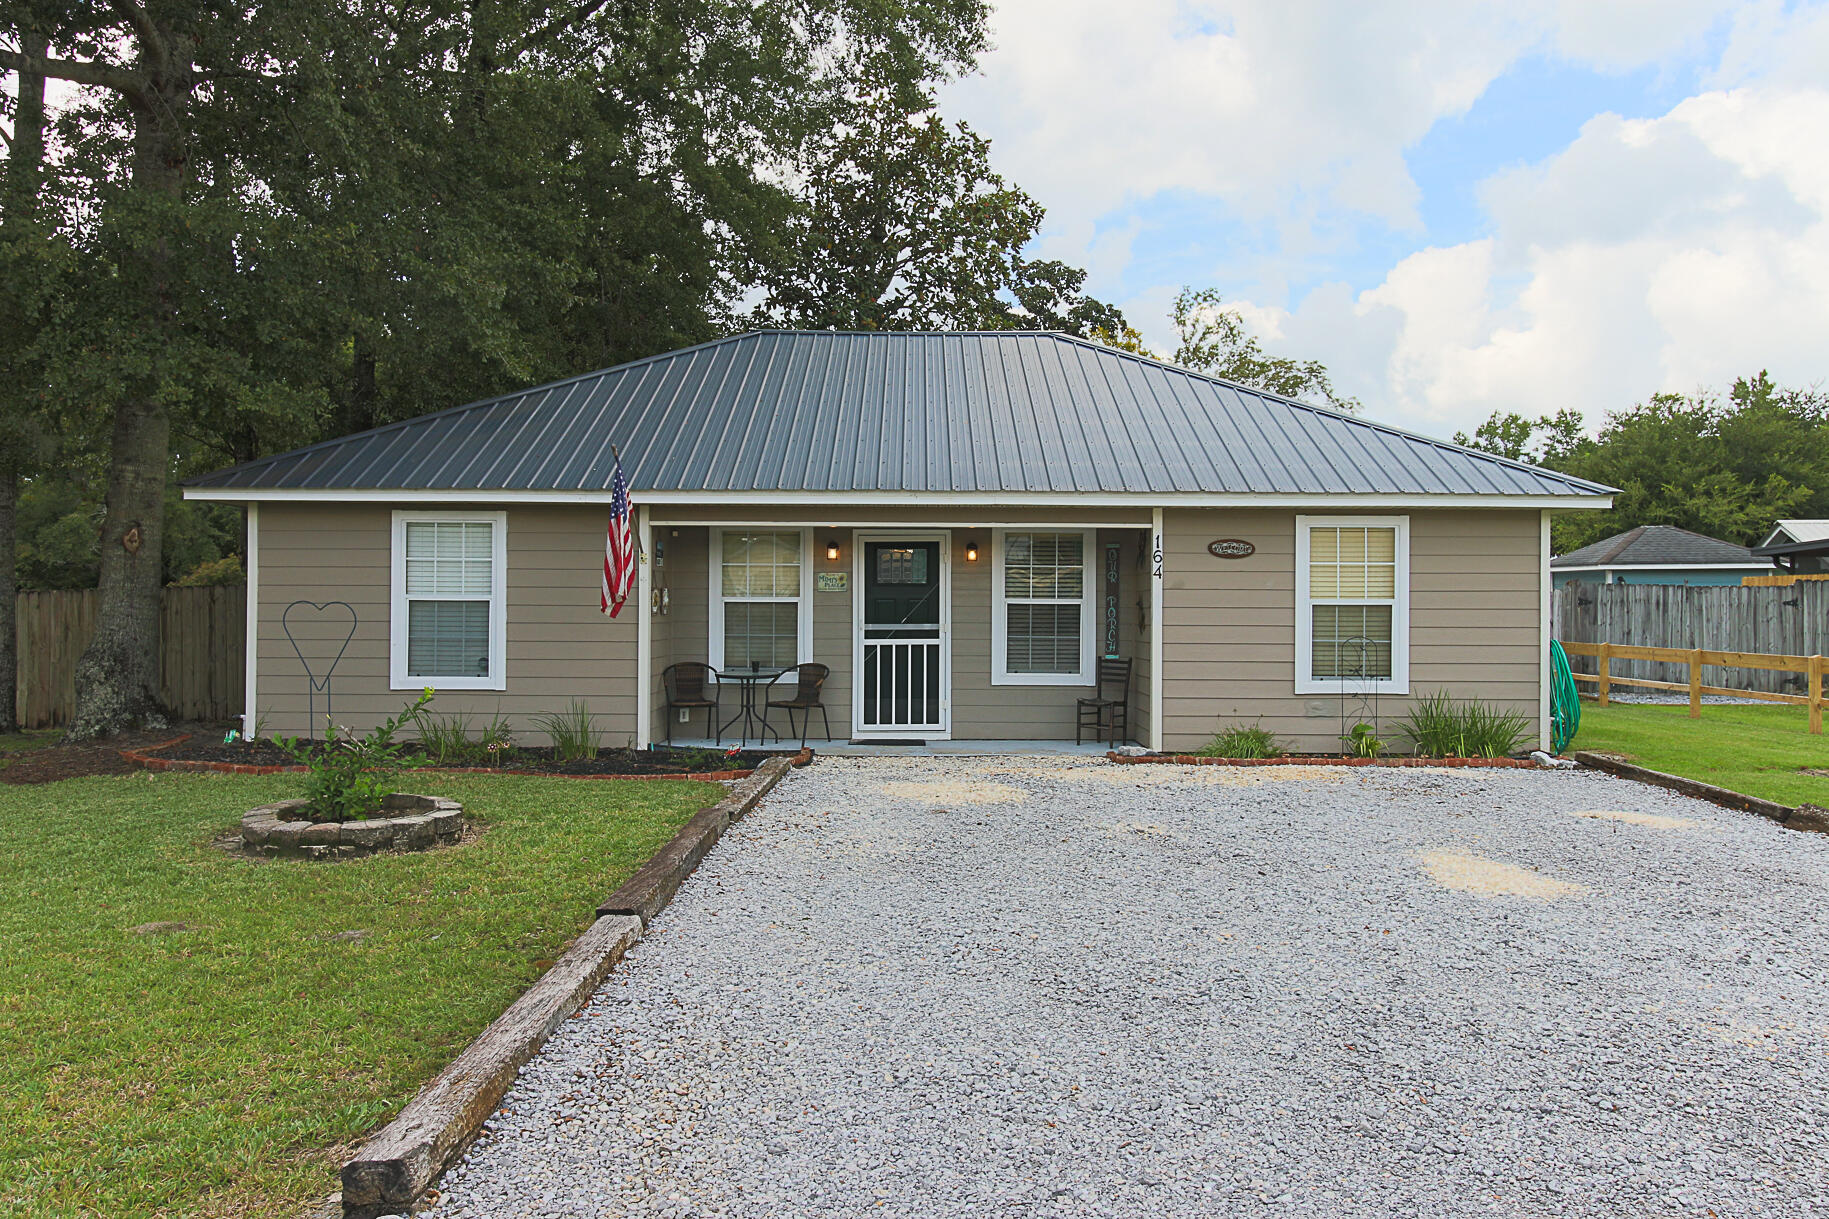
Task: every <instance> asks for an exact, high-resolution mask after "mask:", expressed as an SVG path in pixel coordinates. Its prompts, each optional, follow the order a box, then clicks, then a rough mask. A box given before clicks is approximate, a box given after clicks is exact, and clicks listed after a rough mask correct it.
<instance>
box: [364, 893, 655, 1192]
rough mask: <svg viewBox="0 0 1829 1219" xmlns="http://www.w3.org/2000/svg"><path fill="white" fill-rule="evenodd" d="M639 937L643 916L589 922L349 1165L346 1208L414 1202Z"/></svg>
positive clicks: (468, 1140)
mask: <svg viewBox="0 0 1829 1219" xmlns="http://www.w3.org/2000/svg"><path fill="white" fill-rule="evenodd" d="M640 938H641V920H639V919H635V918H623V917H610V918H600V919H598V920H597V921H596V922H595V923H593V924H591V926H590V927H589V928H587V929H586V930H585V932H584V934H583V935H580V936H579V937H578V938H577V939H576V940H575V941H573V943H572V946H571V947H570V948H568V949H566V951H565V954H564V955H563V956H561V957H560V958H559V959H558V960H557V961H555V962H553V965H552V968H551V969H548V970H547V971H546V972H545V973H543V974H541V975H540V977H539V978H538V979H537V980H536V981H535V982H534V984H533V985H532V986H530V987H528V988H527V989H526V991H524V992H522V994H521V997H520V998H519V999H516V1000H515V1001H514V1002H513V1003H512V1004H510V1005H509V1007H508V1010H507V1011H505V1012H503V1013H502V1014H501V1015H500V1016H498V1017H496V1019H495V1021H494V1022H493V1023H491V1024H490V1025H489V1027H488V1028H486V1029H484V1030H483V1031H482V1032H481V1033H480V1034H478V1035H477V1038H476V1040H475V1041H472V1042H471V1043H470V1044H469V1046H467V1047H466V1048H465V1049H464V1052H463V1053H461V1054H459V1055H458V1056H457V1058H456V1060H455V1061H453V1062H452V1063H451V1065H450V1066H448V1067H446V1068H445V1069H444V1070H442V1071H440V1072H439V1073H438V1074H437V1075H436V1076H435V1077H434V1078H433V1079H432V1081H431V1082H430V1083H428V1084H426V1085H425V1087H423V1088H421V1089H419V1091H418V1092H417V1093H415V1094H414V1096H413V1099H412V1100H410V1101H408V1102H407V1104H406V1107H405V1108H404V1109H402V1110H401V1111H400V1115H399V1116H398V1117H396V1118H395V1119H394V1120H393V1121H391V1122H389V1123H388V1124H387V1125H386V1126H384V1127H382V1128H381V1130H380V1132H379V1133H377V1134H376V1135H375V1136H374V1137H373V1138H370V1139H369V1140H368V1141H367V1142H365V1143H363V1144H362V1146H361V1148H360V1149H358V1150H357V1152H356V1154H355V1156H354V1157H353V1158H352V1159H350V1161H349V1162H348V1163H346V1164H344V1165H343V1213H344V1215H346V1216H370V1215H381V1214H389V1213H397V1212H404V1211H407V1210H409V1209H411V1207H412V1206H413V1204H414V1203H415V1202H416V1201H417V1200H418V1199H419V1196H420V1195H421V1194H423V1193H424V1192H425V1191H426V1188H427V1187H428V1186H430V1185H431V1183H432V1182H433V1181H434V1180H436V1179H437V1177H438V1175H439V1174H440V1173H442V1172H443V1171H444V1170H445V1166H446V1165H448V1164H449V1163H450V1162H451V1161H452V1160H453V1159H455V1158H456V1157H457V1155H458V1153H459V1152H461V1151H462V1150H463V1149H464V1148H465V1147H466V1146H468V1145H469V1143H470V1140H471V1139H473V1138H475V1137H476V1135H477V1134H478V1133H480V1132H481V1130H482V1128H483V1123H484V1122H486V1121H487V1120H488V1119H489V1117H490V1115H491V1114H493V1113H494V1112H495V1107H496V1105H497V1104H499V1103H500V1102H501V1099H502V1097H503V1095H504V1094H506V1093H507V1091H508V1088H509V1086H510V1085H511V1084H513V1083H514V1078H515V1075H516V1074H517V1073H519V1071H520V1069H521V1068H522V1067H523V1066H525V1065H526V1064H527V1062H528V1060H529V1059H531V1058H532V1057H533V1056H534V1055H535V1054H536V1053H537V1052H539V1049H540V1047H541V1046H542V1045H544V1044H546V1039H547V1038H548V1037H550V1036H551V1035H552V1033H553V1031H554V1030H555V1029H557V1028H558V1027H559V1026H560V1025H561V1024H563V1023H564V1022H565V1021H566V1020H568V1019H569V1018H570V1017H571V1016H572V1015H573V1014H574V1013H576V1012H577V1011H578V1009H579V1008H580V1007H583V1006H584V1003H585V1001H586V1000H587V999H589V998H590V997H591V994H592V992H594V991H595V990H596V989H597V987H598V986H599V985H600V984H601V983H602V982H603V980H604V978H605V977H607V976H608V975H609V972H610V970H611V969H613V968H615V965H616V963H617V962H618V961H620V960H622V957H623V954H624V953H626V952H627V951H628V950H629V948H630V947H631V946H632V945H633V944H634V943H635V942H636V941H637V940H639V939H640Z"/></svg>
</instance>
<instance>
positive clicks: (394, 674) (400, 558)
mask: <svg viewBox="0 0 1829 1219" xmlns="http://www.w3.org/2000/svg"><path fill="white" fill-rule="evenodd" d="M409 521H410V522H413V523H414V524H418V523H421V522H424V521H487V522H489V523H490V524H491V525H493V526H495V527H494V528H493V529H491V530H490V531H489V539H490V543H491V545H490V563H489V574H490V585H491V587H490V590H489V676H487V677H409V676H408V675H407V671H406V661H407V637H406V634H407V630H406V622H407V613H406V606H407V596H406V527H407V523H408V522H409ZM393 568H394V577H393V579H394V586H393V590H392V594H391V596H390V598H389V600H390V601H391V602H392V625H391V628H390V632H389V635H390V637H389V640H388V685H389V686H390V687H391V688H392V689H395V690H419V689H423V688H425V687H426V686H431V687H432V688H434V689H436V690H506V689H507V688H508V514H507V513H506V512H439V511H436V510H426V511H406V510H403V509H395V511H394V562H393Z"/></svg>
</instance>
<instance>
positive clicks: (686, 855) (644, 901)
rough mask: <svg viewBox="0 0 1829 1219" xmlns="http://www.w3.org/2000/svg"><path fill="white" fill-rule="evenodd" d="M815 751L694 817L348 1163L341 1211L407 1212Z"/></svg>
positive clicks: (776, 765)
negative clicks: (734, 833) (737, 828)
mask: <svg viewBox="0 0 1829 1219" xmlns="http://www.w3.org/2000/svg"><path fill="white" fill-rule="evenodd" d="M812 756H813V755H812V751H811V750H804V749H803V750H801V752H800V753H799V754H796V755H794V756H791V757H788V756H780V757H774V758H770V759H769V760H768V761H766V762H764V763H763V764H762V765H760V766H758V767H756V770H755V773H754V774H753V775H751V776H750V777H749V778H747V779H745V780H744V781H743V784H742V786H741V787H739V788H737V789H736V790H735V791H733V792H731V793H730V794H729V795H727V796H726V797H724V799H722V800H720V801H718V802H717V803H716V804H714V805H712V806H711V807H710V808H708V809H705V810H703V811H702V812H700V813H699V814H698V815H697V816H695V817H694V818H693V819H692V820H691V821H688V822H687V823H686V824H685V825H684V826H683V827H681V829H680V830H679V832H678V833H676V834H675V835H674V836H673V837H672V838H671V839H670V840H669V841H668V842H667V844H666V845H665V846H663V847H661V849H660V850H658V851H656V852H655V853H654V855H653V857H652V858H650V859H649V860H648V862H647V863H645V864H643V865H642V866H641V867H640V868H638V869H637V870H636V872H635V874H634V875H633V876H631V877H630V878H629V879H628V881H627V882H626V883H624V884H623V885H622V887H621V888H619V889H617V890H616V892H615V893H612V894H611V895H610V896H609V897H608V898H606V899H605V900H604V902H603V904H602V905H601V906H599V907H598V909H597V921H596V922H595V923H593V924H592V925H591V926H590V928H589V929H587V930H586V931H585V932H584V934H583V935H581V936H579V937H578V938H577V940H575V941H574V942H573V944H572V946H571V947H570V948H569V949H567V950H566V952H565V954H564V955H563V956H561V957H560V958H559V959H558V960H557V961H555V962H554V963H553V966H552V968H551V969H548V970H547V971H546V972H545V973H544V974H542V975H541V976H540V978H539V979H538V980H537V981H536V982H534V984H533V985H532V986H530V987H529V988H528V989H527V990H526V992H525V993H523V994H522V995H521V997H520V998H519V999H516V1000H515V1001H514V1003H513V1004H511V1005H510V1006H509V1008H508V1010H507V1011H505V1012H503V1013H502V1014H501V1015H500V1016H498V1017H496V1019H495V1020H494V1022H492V1023H491V1024H490V1025H489V1027H488V1028H486V1029H484V1030H483V1031H482V1032H481V1033H479V1034H478V1035H477V1038H476V1040H475V1041H472V1042H471V1043H470V1044H469V1046H468V1047H466V1048H465V1050H464V1051H463V1053H461V1054H459V1055H458V1056H457V1058H456V1059H455V1060H453V1061H452V1063H451V1064H450V1065H449V1066H447V1067H446V1068H445V1069H444V1070H442V1071H440V1072H439V1073H438V1075H437V1076H436V1077H434V1078H433V1079H432V1081H431V1082H430V1083H428V1084H426V1085H425V1086H424V1087H423V1088H421V1089H420V1090H419V1091H418V1092H417V1093H415V1094H414V1096H413V1098H412V1099H411V1100H410V1101H408V1102H407V1104H406V1107H405V1108H403V1109H402V1110H401V1111H400V1115H399V1116H398V1117H396V1118H395V1119H394V1120H393V1121H391V1122H389V1123H388V1124H387V1125H386V1126H384V1127H382V1128H381V1130H379V1131H377V1132H376V1133H375V1135H374V1136H373V1137H372V1138H370V1139H368V1140H367V1141H365V1142H364V1143H363V1144H362V1146H361V1147H360V1148H359V1149H358V1150H357V1151H356V1154H355V1155H354V1156H353V1157H352V1158H351V1159H350V1160H349V1162H348V1163H346V1164H344V1165H343V1213H344V1215H345V1216H348V1217H351V1219H361V1217H366V1216H374V1215H384V1214H390V1213H397V1212H401V1211H405V1210H407V1209H409V1208H410V1207H411V1206H412V1205H413V1203H414V1202H416V1201H417V1200H418V1199H419V1197H420V1195H422V1194H423V1193H425V1191H426V1189H427V1187H429V1186H430V1185H431V1184H432V1182H433V1181H435V1180H437V1179H438V1176H439V1174H440V1173H442V1172H444V1170H445V1168H446V1167H447V1166H448V1165H449V1164H450V1163H451V1161H452V1160H454V1159H456V1158H457V1156H458V1154H459V1153H460V1152H462V1151H463V1149H464V1148H465V1147H466V1146H468V1145H469V1143H470V1141H471V1140H472V1139H474V1138H475V1137H476V1136H477V1135H478V1134H479V1133H480V1132H481V1131H482V1128H483V1123H484V1122H486V1121H487V1120H488V1119H489V1117H490V1116H491V1115H492V1114H493V1113H494V1112H495V1107H496V1105H497V1104H498V1103H500V1101H501V1099H502V1096H503V1095H504V1094H505V1093H506V1092H507V1091H508V1088H509V1086H510V1085H511V1084H512V1083H513V1082H514V1078H515V1076H516V1074H518V1073H519V1071H520V1069H521V1068H522V1067H523V1066H525V1065H526V1064H527V1062H528V1060H529V1059H531V1058H532V1057H533V1056H534V1054H535V1053H537V1052H538V1051H539V1048H540V1047H541V1046H542V1045H544V1044H545V1043H546V1039H547V1038H548V1037H550V1036H551V1035H552V1033H553V1030H555V1029H557V1028H558V1027H559V1025H560V1024H562V1023H564V1022H565V1020H566V1019H568V1018H569V1017H570V1016H571V1015H572V1014H573V1013H575V1012H577V1011H578V1009H579V1008H581V1007H583V1006H584V1004H585V1003H586V1001H588V1000H589V999H590V997H591V994H592V993H593V992H594V991H595V990H596V989H597V987H598V985H599V984H601V983H602V981H603V979H604V978H605V977H607V976H608V975H609V973H610V971H611V970H612V969H613V968H615V966H616V963H617V962H618V961H620V960H621V959H622V957H623V954H624V953H626V952H627V951H628V950H629V948H630V947H631V946H632V945H633V944H634V943H635V942H636V941H637V940H639V939H640V938H641V935H642V931H643V930H644V929H645V928H646V926H647V924H648V922H649V921H650V920H651V919H653V917H654V916H655V915H656V914H659V913H660V911H661V910H662V909H663V908H664V907H665V906H666V904H667V903H668V901H670V900H671V899H672V897H673V895H674V893H675V892H677V891H678V889H679V887H680V884H681V883H682V882H683V881H684V880H685V879H686V877H687V876H689V875H690V874H691V873H692V870H693V868H695V867H696V866H698V862H699V861H700V860H701V859H703V858H704V857H705V856H706V854H708V853H709V852H710V850H711V848H712V847H713V846H714V845H716V843H717V841H718V839H719V837H721V836H722V835H723V832H724V829H725V827H726V826H728V825H729V824H730V823H731V822H732V821H735V820H737V819H738V818H740V817H743V816H745V815H747V814H748V813H749V812H750V811H751V810H752V809H754V808H755V807H756V804H757V802H758V801H760V800H761V799H762V797H763V796H765V795H767V794H768V792H769V791H770V789H772V788H773V787H774V786H775V784H777V783H779V782H780V781H781V778H782V776H783V775H785V774H786V773H787V772H788V769H789V768H790V767H792V766H804V765H806V764H807V763H808V762H809V761H811V760H812ZM574 777H585V776H574ZM591 777H603V778H608V777H611V776H591ZM621 907H626V909H623V908H621Z"/></svg>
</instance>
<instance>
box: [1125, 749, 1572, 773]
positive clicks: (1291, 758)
mask: <svg viewBox="0 0 1829 1219" xmlns="http://www.w3.org/2000/svg"><path fill="white" fill-rule="evenodd" d="M1105 758H1106V760H1107V761H1110V762H1124V763H1133V762H1142V763H1152V762H1154V763H1169V764H1172V765H1175V766H1399V767H1402V766H1451V767H1461V766H1465V767H1496V768H1500V769H1524V770H1535V769H1537V763H1535V762H1533V761H1531V760H1530V759H1529V758H1345V757H1341V756H1340V755H1339V754H1337V753H1320V754H1300V753H1297V754H1288V755H1286V756H1284V757H1280V758H1209V757H1206V756H1204V755H1202V754H1193V753H1150V754H1140V755H1139V754H1125V753H1108V754H1106V755H1105Z"/></svg>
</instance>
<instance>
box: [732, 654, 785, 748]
mask: <svg viewBox="0 0 1829 1219" xmlns="http://www.w3.org/2000/svg"><path fill="white" fill-rule="evenodd" d="M785 672H787V670H786V669H764V668H761V667H759V666H756V665H751V666H749V667H748V668H746V669H744V668H735V669H719V670H718V684H719V685H722V684H724V683H725V682H727V681H730V682H736V683H737V685H738V686H739V687H740V689H739V691H738V693H740V694H741V695H742V697H743V709H742V710H741V711H739V712H737V713H736V714H735V715H733V716H731V717H730V719H729V720H728V721H726V722H725V724H724V726H723V727H722V728H720V729H718V735H719V736H723V735H724V734H725V733H727V732H729V731H730V726H731V725H732V724H734V723H736V722H737V721H738V720H742V721H743V735H742V736H740V737H738V738H737V743H738V744H739V745H741V744H743V743H745V742H746V741H748V740H749V730H750V726H751V725H755V727H756V728H757V729H758V731H757V733H756V744H758V745H766V744H768V741H767V740H766V739H764V737H763V732H765V731H767V732H773V731H774V730H773V729H772V728H769V726H768V720H767V718H766V717H764V716H761V715H758V714H757V713H756V691H758V690H763V689H766V688H767V687H768V686H770V685H772V684H773V683H774V682H775V680H776V679H778V678H779V677H780V676H781V675H782V674H783V673H785ZM775 739H776V740H777V741H778V740H780V739H781V734H780V733H779V732H776V733H775Z"/></svg>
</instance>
